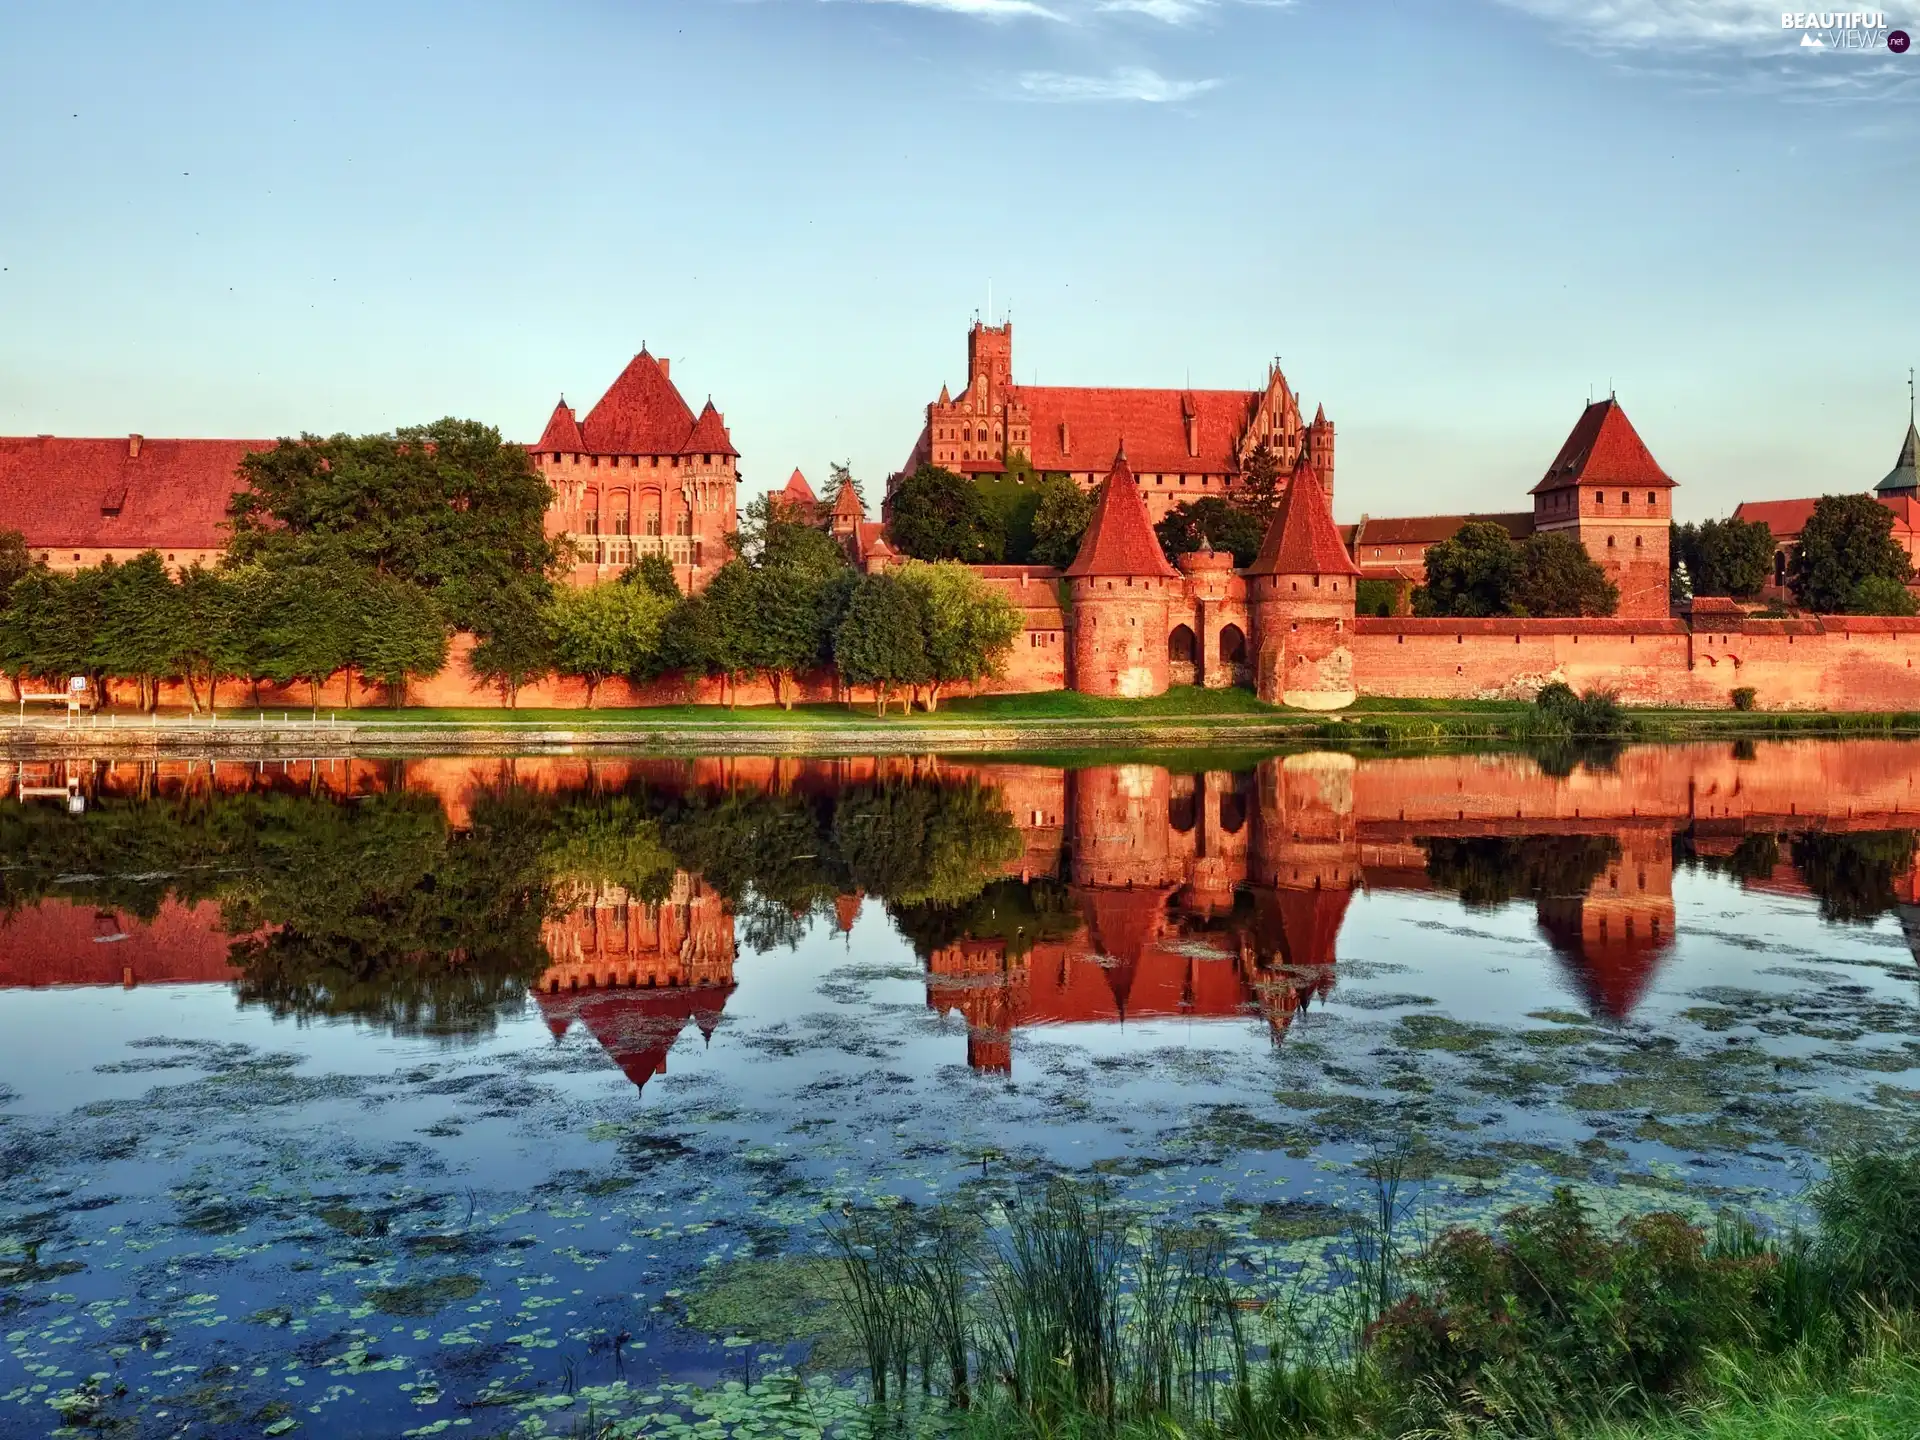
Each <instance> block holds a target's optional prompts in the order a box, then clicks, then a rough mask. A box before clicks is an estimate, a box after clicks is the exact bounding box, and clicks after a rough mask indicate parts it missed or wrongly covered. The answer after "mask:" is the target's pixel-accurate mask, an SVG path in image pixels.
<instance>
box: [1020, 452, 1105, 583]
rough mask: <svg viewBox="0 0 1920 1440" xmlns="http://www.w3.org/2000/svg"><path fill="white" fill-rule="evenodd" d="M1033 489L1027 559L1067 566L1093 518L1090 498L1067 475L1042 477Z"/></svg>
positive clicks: (1040, 563)
mask: <svg viewBox="0 0 1920 1440" xmlns="http://www.w3.org/2000/svg"><path fill="white" fill-rule="evenodd" d="M1036 489H1037V493H1038V499H1037V501H1036V503H1035V505H1034V510H1033V549H1032V551H1031V552H1030V554H1029V556H1028V558H1029V559H1031V560H1032V561H1033V563H1034V564H1036V565H1058V566H1061V567H1065V566H1067V565H1071V564H1072V563H1073V557H1074V556H1075V555H1077V554H1079V553H1080V540H1081V537H1082V536H1084V535H1085V534H1086V533H1087V522H1088V521H1089V520H1091V519H1092V518H1093V497H1092V496H1091V495H1089V494H1088V493H1087V492H1086V491H1084V490H1082V489H1081V488H1080V486H1079V484H1078V483H1077V482H1076V481H1075V480H1074V478H1073V477H1072V476H1071V475H1060V474H1051V475H1047V476H1044V477H1043V478H1042V479H1041V480H1040V482H1039V485H1038V486H1037V487H1036Z"/></svg>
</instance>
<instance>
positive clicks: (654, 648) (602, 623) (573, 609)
mask: <svg viewBox="0 0 1920 1440" xmlns="http://www.w3.org/2000/svg"><path fill="white" fill-rule="evenodd" d="M673 608H674V602H673V601H671V600H669V599H667V598H666V597H665V596H662V595H657V594H655V593H654V592H653V591H652V590H649V589H648V588H646V587H645V586H644V585H622V584H617V583H616V584H610V585H593V586H587V587H584V588H581V589H569V588H562V589H561V590H559V591H558V592H557V593H556V594H555V595H554V597H553V600H552V602H551V604H550V606H549V608H548V612H547V624H548V627H549V629H550V630H551V632H552V635H553V664H554V668H555V669H556V670H558V671H559V672H560V673H561V674H563V675H578V676H579V677H580V678H581V679H582V680H584V681H585V682H586V685H587V708H588V709H589V710H591V709H592V708H593V695H594V691H595V690H597V689H598V688H599V687H600V685H601V682H603V681H604V680H606V679H607V678H608V677H609V676H613V675H638V674H643V673H645V672H646V670H647V669H648V667H649V666H650V665H651V664H652V663H653V658H654V656H655V655H656V653H657V652H658V650H659V648H660V629H661V626H662V625H663V624H664V623H665V622H666V618H667V615H668V614H669V613H670V612H671V611H672V610H673Z"/></svg>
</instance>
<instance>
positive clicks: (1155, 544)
mask: <svg viewBox="0 0 1920 1440" xmlns="http://www.w3.org/2000/svg"><path fill="white" fill-rule="evenodd" d="M1066 573H1067V574H1068V575H1070V576H1078V575H1128V576H1133V575H1140V576H1157V577H1164V578H1167V579H1171V578H1173V577H1174V576H1176V575H1178V574H1179V572H1178V571H1177V570H1175V569H1174V568H1173V566H1171V565H1169V564H1168V563H1167V557H1166V553H1165V552H1164V551H1162V550H1161V548H1160V542H1159V540H1157V539H1155V538H1154V533H1153V525H1152V523H1151V522H1149V521H1148V519H1147V502H1146V500H1145V499H1143V498H1142V497H1141V494H1140V486H1139V484H1138V483H1137V482H1136V481H1135V480H1134V478H1133V471H1132V470H1130V469H1128V468H1127V455H1126V451H1125V450H1124V449H1122V450H1121V451H1120V452H1119V453H1118V454H1116V455H1115V456H1114V458H1113V469H1112V470H1111V471H1109V472H1108V474H1107V479H1106V483H1105V484H1104V485H1102V486H1101V487H1100V495H1099V498H1098V499H1096V500H1095V501H1094V502H1093V515H1092V518H1090V519H1089V520H1088V521H1087V533H1086V534H1085V535H1083V536H1082V537H1081V539H1080V553H1079V554H1078V555H1075V556H1074V557H1073V563H1072V564H1071V565H1069V566H1067V569H1066Z"/></svg>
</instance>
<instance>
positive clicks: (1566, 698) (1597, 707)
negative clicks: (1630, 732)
mask: <svg viewBox="0 0 1920 1440" xmlns="http://www.w3.org/2000/svg"><path fill="white" fill-rule="evenodd" d="M1533 707H1534V710H1535V712H1536V715H1537V717H1538V719H1539V721H1540V722H1541V723H1539V724H1537V725H1536V726H1535V727H1534V729H1535V732H1536V738H1539V739H1556V738H1559V737H1560V736H1562V735H1565V736H1572V737H1576V738H1579V739H1592V740H1612V739H1618V738H1619V737H1620V736H1622V735H1624V734H1625V733H1626V731H1627V717H1626V715H1625V714H1624V713H1623V712H1622V711H1621V709H1620V701H1619V700H1618V699H1617V698H1616V697H1615V696H1614V694H1613V692H1612V691H1610V690H1588V691H1585V692H1583V693H1581V694H1579V695H1576V694H1574V693H1573V687H1572V686H1570V685H1565V684H1562V683H1561V682H1560V681H1558V680H1555V681H1552V682H1551V683H1549V684H1546V685H1542V686H1541V687H1540V690H1539V692H1538V693H1537V694H1536V695H1535V696H1534V697H1533Z"/></svg>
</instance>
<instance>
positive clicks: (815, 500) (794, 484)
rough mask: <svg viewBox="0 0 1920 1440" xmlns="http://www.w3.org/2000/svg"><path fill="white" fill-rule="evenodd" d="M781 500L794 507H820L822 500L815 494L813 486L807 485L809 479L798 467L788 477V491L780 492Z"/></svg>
mask: <svg viewBox="0 0 1920 1440" xmlns="http://www.w3.org/2000/svg"><path fill="white" fill-rule="evenodd" d="M780 498H781V499H782V500H785V501H787V502H788V503H789V504H793V505H818V504H819V503H820V499H819V497H818V496H816V495H815V494H814V493H813V486H811V485H809V484H808V483H807V477H806V476H804V475H802V474H801V473H800V471H799V469H798V467H796V468H795V469H794V472H793V474H791V475H789V476H788V477H787V486H786V489H784V490H782V491H781V492H780Z"/></svg>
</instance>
